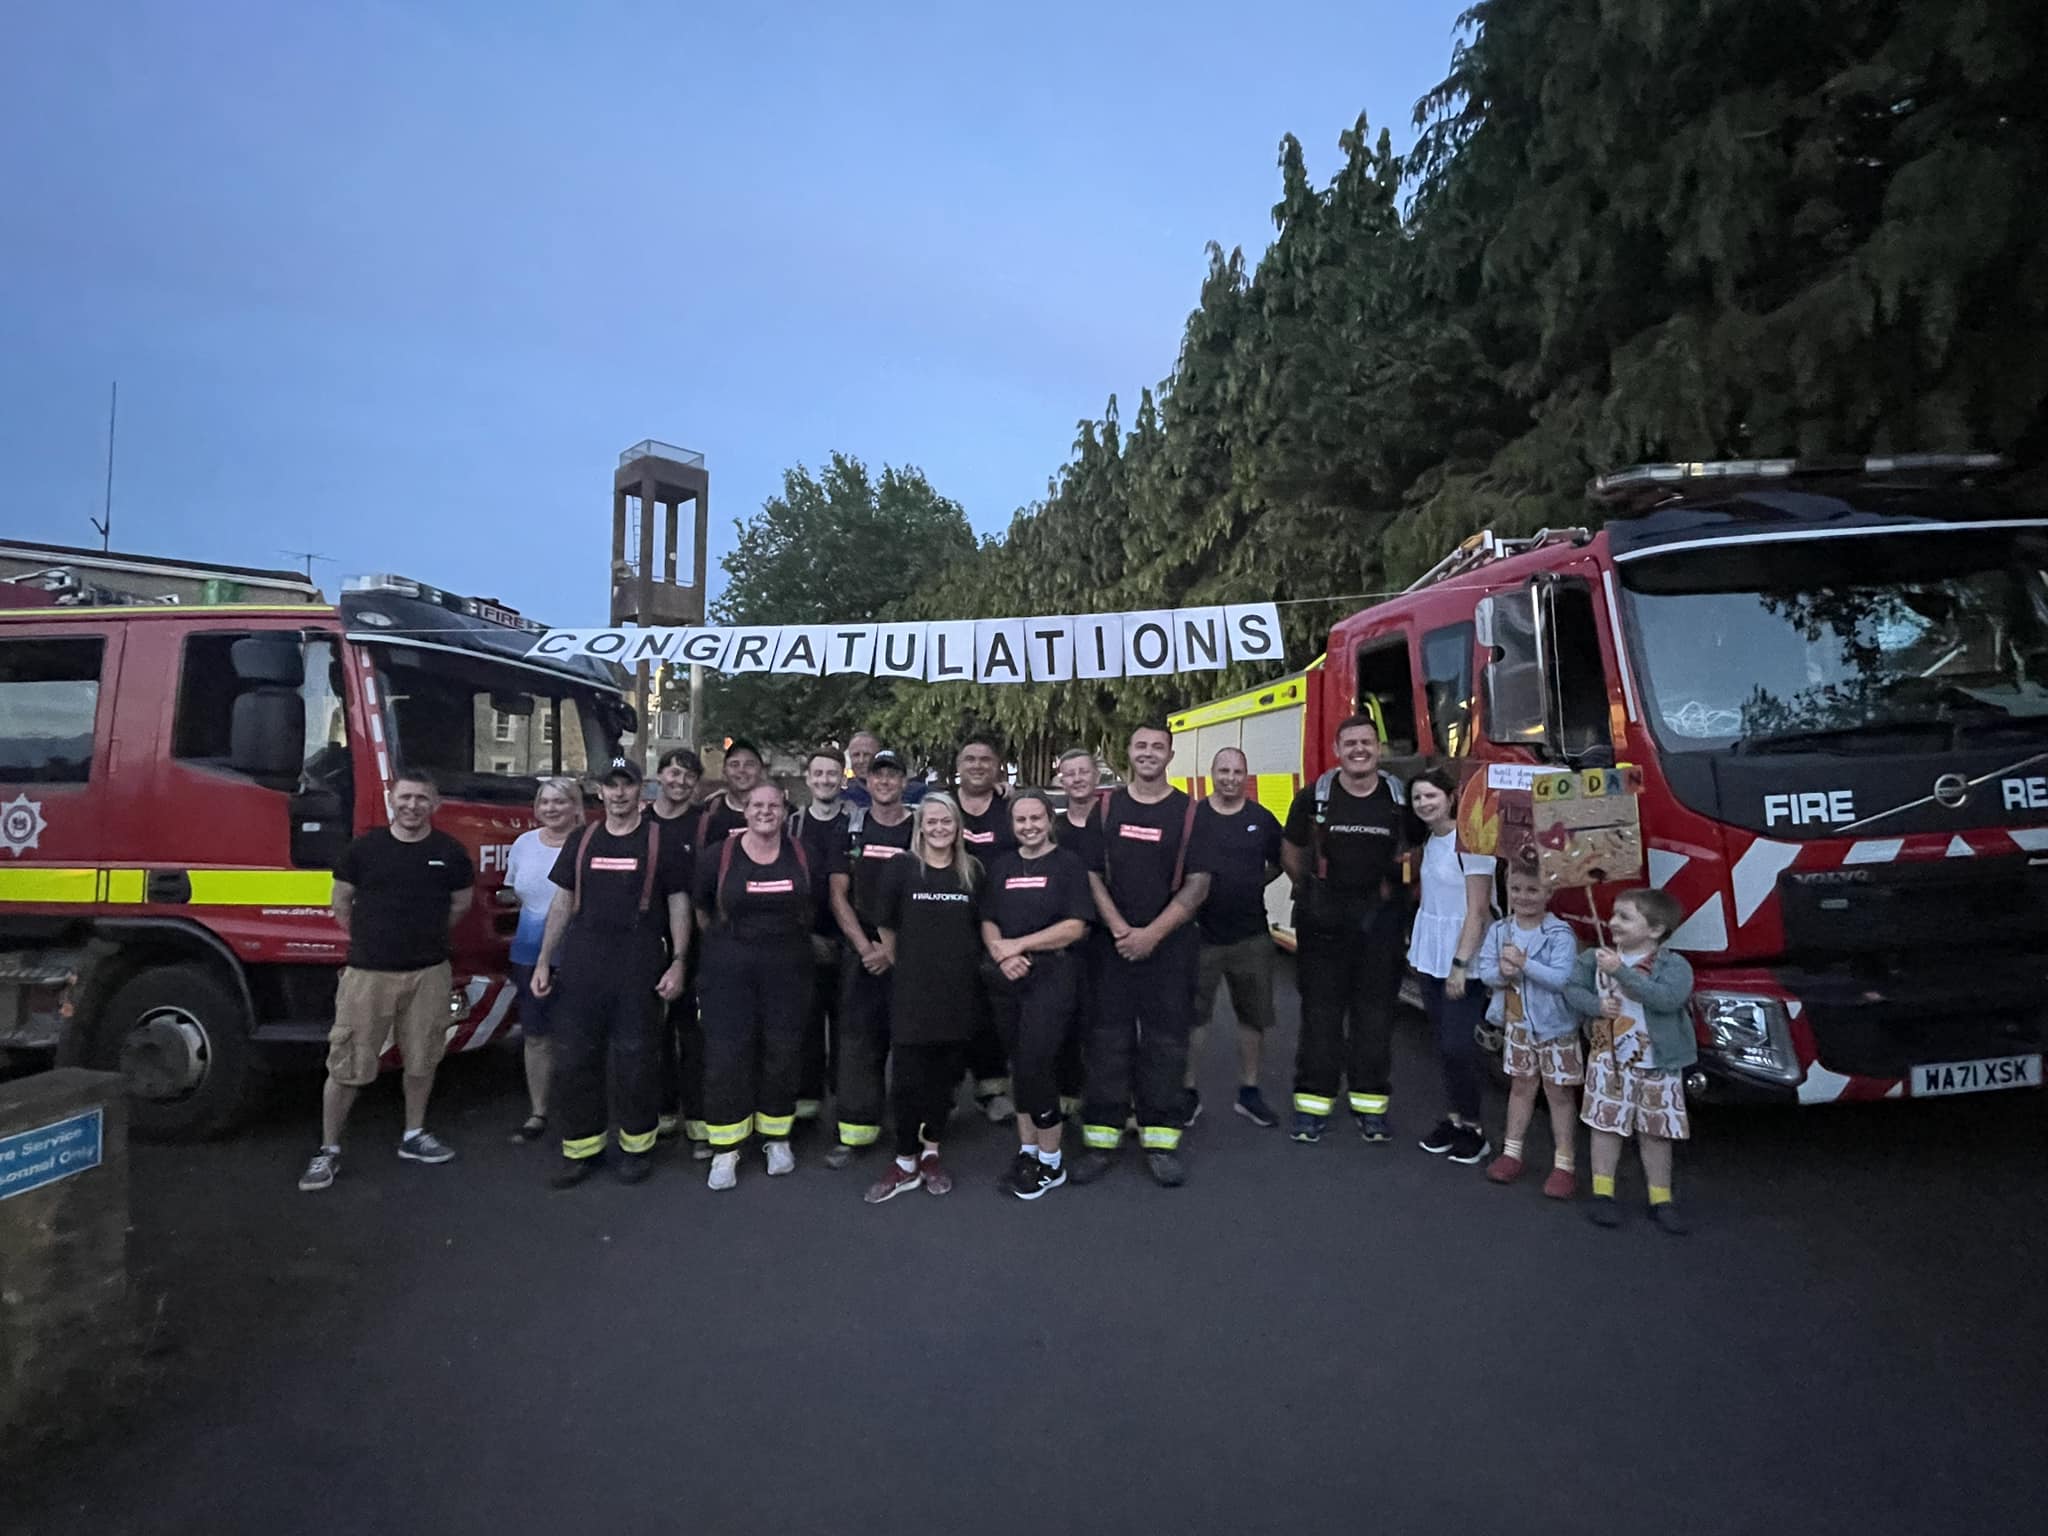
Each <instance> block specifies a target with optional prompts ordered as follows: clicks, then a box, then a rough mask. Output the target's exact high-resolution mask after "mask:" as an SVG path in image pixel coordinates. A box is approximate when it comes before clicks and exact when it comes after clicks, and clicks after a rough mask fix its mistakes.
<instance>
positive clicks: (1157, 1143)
mask: <svg viewBox="0 0 2048 1536" xmlns="http://www.w3.org/2000/svg"><path fill="white" fill-rule="evenodd" d="M1138 1143H1139V1145H1140V1146H1142V1147H1144V1149H1145V1150H1146V1151H1147V1152H1171V1151H1172V1150H1173V1149H1174V1148H1176V1147H1178V1146H1179V1145H1180V1127H1179V1126H1177V1125H1148V1126H1146V1127H1144V1128H1143V1129H1142V1130H1140V1131H1139V1132H1138Z"/></svg>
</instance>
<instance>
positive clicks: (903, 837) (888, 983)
mask: <svg viewBox="0 0 2048 1536" xmlns="http://www.w3.org/2000/svg"><path fill="white" fill-rule="evenodd" d="M905 778H906V775H905V773H904V769H903V759H902V758H900V757H898V756H897V755H896V754H895V753H894V752H890V751H887V750H884V751H880V752H877V753H876V754H875V755H874V757H873V758H872V759H871V760H870V762H869V764H868V803H867V804H866V805H865V806H857V807H855V808H854V810H853V812H852V813H851V814H850V815H849V816H848V817H847V818H846V822H845V826H846V836H845V838H844V839H842V840H841V842H840V845H839V847H838V849H837V850H836V851H835V852H834V854H833V856H832V862H831V864H830V866H829V867H828V870H827V879H828V884H829V885H830V887H831V899H832V914H833V917H834V918H835V919H836V921H837V922H838V925H839V933H840V936H841V937H842V938H843V939H844V940H845V943H844V944H843V946H842V950H843V959H842V960H841V962H840V972H839V1018H838V1024H839V1038H838V1048H837V1051H836V1054H835V1056H834V1059H833V1067H834V1072H833V1079H834V1081H833V1094H834V1104H833V1109H834V1111H835V1113H836V1114H837V1116H838V1120H839V1139H838V1140H837V1141H836V1142H834V1143H833V1144H832V1146H831V1147H830V1148H829V1149H828V1150H827V1151H826V1153H825V1166H826V1167H827V1168H844V1167H845V1166H846V1165H847V1164H848V1163H850V1162H852V1161H853V1159H854V1158H855V1156H856V1155H858V1154H859V1153H860V1151H861V1150H862V1149H863V1148H866V1147H871V1146H873V1145H874V1144H875V1140H876V1138H877V1137H879V1136H880V1135H881V1133H882V1113H883V1099H884V1095H885V1085H884V1077H883V1074H884V1072H885V1071H886V1069H887V1066H888V1061H889V1041H890V1033H891V1031H890V1013H889V1010H890V1006H891V997H892V994H893V989H894V979H893V976H892V974H891V973H892V971H893V963H892V958H891V955H890V952H889V949H888V946H887V945H885V944H883V943H882V935H881V924H882V917H883V910H882V894H883V889H884V881H883V878H882V877H883V876H884V875H885V874H886V873H887V872H888V869H889V865H890V863H891V861H893V860H895V859H899V858H903V857H905V856H907V855H908V853H909V852H910V843H911V836H912V834H913V833H914V832H915V831H916V827H917V819H916V817H915V816H913V815H912V814H911V813H910V812H909V811H907V810H905V809H904V806H903V785H904V780H905Z"/></svg>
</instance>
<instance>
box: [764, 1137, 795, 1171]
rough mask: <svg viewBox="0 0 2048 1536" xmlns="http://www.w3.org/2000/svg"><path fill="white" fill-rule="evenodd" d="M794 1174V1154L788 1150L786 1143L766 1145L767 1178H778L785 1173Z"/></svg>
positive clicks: (774, 1142)
mask: <svg viewBox="0 0 2048 1536" xmlns="http://www.w3.org/2000/svg"><path fill="white" fill-rule="evenodd" d="M795 1172H796V1154H795V1153H794V1152H792V1151H790V1150H789V1143H788V1142H786V1141H771V1142H769V1143H768V1177H769V1178H771V1179H773V1178H780V1177H781V1176H782V1175H783V1174H785V1173H795Z"/></svg>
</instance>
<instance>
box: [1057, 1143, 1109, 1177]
mask: <svg viewBox="0 0 2048 1536" xmlns="http://www.w3.org/2000/svg"><path fill="white" fill-rule="evenodd" d="M1107 1172H1109V1154H1108V1153H1107V1152H1098V1151H1096V1150H1095V1148H1093V1147H1090V1148H1089V1149H1088V1150H1087V1151H1085V1152H1083V1153H1082V1154H1081V1155H1080V1156H1079V1157H1077V1158H1075V1159H1074V1166H1073V1167H1072V1168H1070V1169H1068V1170H1067V1173H1068V1177H1070V1178H1071V1179H1073V1181H1074V1182H1075V1183H1076V1184H1093V1183H1094V1182H1095V1181H1096V1180H1097V1179H1099V1178H1101V1177H1102V1176H1103V1175H1104V1174H1105V1173H1107Z"/></svg>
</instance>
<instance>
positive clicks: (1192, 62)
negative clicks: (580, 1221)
mask: <svg viewBox="0 0 2048 1536" xmlns="http://www.w3.org/2000/svg"><path fill="white" fill-rule="evenodd" d="M1460 9H1461V5H1460V4H1454V3H1443V0H1422V3H1414V0H1404V3H1400V4H1395V3H1392V0H1377V3H1365V4H1358V3H1352V4H1334V3H1328V4H1326V3H1303V4H1296V5H1293V6H1281V7H1278V8H1274V9H1269V10H1264V11H1261V10H1259V9H1257V8H1253V7H1247V6H1245V5H1242V4H1222V3H1215V0H1179V3H1174V4H1158V3H1153V4H1139V5H1133V6H1124V7H1099V6H1095V5H1080V4H1070V3H1064V0H1062V3H1045V4H1039V5H1035V6H1025V7H1010V8H1005V9H1004V10H1003V11H1002V13H1001V14H1000V15H998V14H997V12H996V11H995V10H994V9H993V8H988V7H977V6H958V5H947V4H939V3H930V4H911V3H903V0H881V3H877V4H872V5H865V6H849V5H844V4H808V3H807V4H764V5H754V6H711V5H691V4H686V3H673V0H672V3H670V4H666V5H660V4H622V3H621V4H586V5H578V6H543V5H537V4H530V3H528V4H484V3H474V0H473V3H461V4H456V3H447V4H403V3H383V4H375V3H370V4H366V3H360V0H336V3H333V4H322V5H318V6H311V5H277V4H264V3H256V0H193V3H191V4H172V3H168V0H164V3H157V4H116V3H106V0H64V3H59V0H28V3H27V4H26V5H24V6H15V7H10V8H9V15H8V20H7V22H6V46H5V49H4V57H0V187H4V189H5V191H4V202H0V536H11V537H16V538H27V539H35V540H40V541H46V542H51V543H64V544H82V545H83V544H97V542H98V536H97V535H96V534H95V533H94V532H93V530H92V528H91V527H90V526H89V523H88V518H90V517H93V516H96V515H98V512H99V508H100V500H101V495H102V488H103V475H104V468H105V466H104V454H105V435H106V424H107V423H106V416H107V388H108V384H109V382H110V381H111V380H114V379H118V380H119V381H120V388H121V410H120V429H119V446H118V455H117V463H116V469H115V486H114V547H115V548H117V549H125V550H131V551H139V552H146V553H151V554H162V555H175V556H183V557H188V558H194V559H211V560H220V561H224V562H228V563H232V564H244V565H265V566H284V565H289V564H294V563H295V562H294V561H293V560H291V559H290V558H289V557H288V556H286V555H285V554H283V553H281V551H285V550H314V551H318V552H320V553H322V554H325V555H328V556H331V557H333V559H332V561H331V562H323V563H320V564H317V565H316V567H315V574H316V578H317V579H318V580H319V581H320V582H321V583H322V584H323V585H324V586H325V587H326V588H327V589H328V591H329V592H330V593H331V592H333V591H335V590H336V589H337V588H338V586H339V581H340V577H341V576H342V575H343V574H344V573H355V572H359V571H366V570H396V571H400V572H403V573H406V574H408V575H413V576H416V577H419V578H421V579H423V580H427V581H431V582H435V583H437V584H440V585H443V586H447V587H451V588H454V589H457V590H460V591H465V592H472V593H490V594H494V595H497V596H499V597H501V598H503V599H505V600H506V601H508V602H511V603H512V604H514V605H515V606H517V607H519V608H521V609H524V610H525V611H527V612H528V613H530V614H533V615H534V616H535V617H538V618H541V619H544V620H547V621H551V622H553V623H557V624H574V623H592V622H601V621H602V620H603V618H604V617H605V614H604V607H605V592H606V580H605V560H606V555H607V549H608V530H609V514H610V483H611V474H612V470H613V467H614V466H615V464H616V462H617V457H618V453H619V450H620V449H622V448H624V447H626V446H628V445H629V444H631V443H634V442H636V441H638V440H639V439H641V438H645V437H656V438H662V439H666V440H668V441H671V442H676V443H680V444H683V445H686V446H688V447H691V448H695V449H698V450H700V451H702V452H703V453H704V454H705V455H706V457H707V462H708V467H709V469H710V472H711V489H712V501H711V510H712V525H713V526H712V551H711V553H712V560H713V568H714V580H713V586H714V589H715V588H716V585H717V580H716V576H715V571H716V561H717V558H718V556H719V555H720V554H721V553H722V552H723V551H724V550H725V549H727V548H729V547H730V546H731V543H732V522H733V519H735V518H740V517H745V516H747V515H748V514H749V513H751V512H752V511H753V510H754V509H756V508H757V507H758V506H759V505H760V503H761V501H762V499H763V498H764V497H765V496H768V495H771V494H773V493H774V492H775V491H776V490H777V488H778V487H779V485H780V482H781V475H782V471H783V470H784V469H785V468H787V467H788V466H790V465H793V464H796V463H798V462H803V463H809V464H813V465H815V464H817V463H819V462H820V461H822V460H823V459H824V458H825V457H826V456H827V455H828V454H829V453H831V452H832V451H833V450H835V449H838V450H843V451H845V452H848V453H852V454H855V455H858V456H859V457H861V458H864V459H866V460H867V461H868V462H869V464H870V465H873V466H876V467H879V466H880V465H881V464H883V463H885V462H886V463H896V464H916V465H920V466H922V467H923V469H924V470H925V471H926V473H927V474H928V475H929V476H930V477H931V480H932V482H933V483H934V484H935V485H936V486H937V487H938V488H939V489H940V490H941V491H943V492H945V493H946V494H948V495H951V496H953V497H955V498H957V499H958V500H959V501H960V502H961V503H962V504H963V505H964V506H965V507H966V509H967V512H968V515H969V516H970V517H971V518H972V519H973V521H974V524H975V526H976V528H977V529H979V530H982V531H984V532H987V531H993V530H996V529H999V528H1001V527H1003V526H1004V525H1005V524H1006V523H1007V522H1008V521H1009V518H1010V515H1011V513H1012V512H1013V511H1015V510H1016V508H1018V507H1019V506H1021V505H1023V504H1025V503H1028V502H1030V501H1032V500H1033V499H1035V498H1036V497H1038V496H1040V495H1042V494H1043V492H1044V489H1045V484H1046V480H1047V477H1048V476H1049V475H1051V474H1052V473H1053V472H1054V471H1056V470H1057V468H1058V467H1059V465H1060V464H1061V463H1062V462H1063V461H1064V460H1065V458H1066V456H1067V453H1068V450H1069V447H1070V445H1071V443H1072V440H1073V436H1074V426H1075V423H1076V421H1077V420H1078V419H1080V418H1082V417H1084V416H1092V415H1095V414H1097V413H1099V412H1100V410H1101V408H1102V405H1103V403H1104V401H1105V399H1106V398H1107V397H1108V396H1109V395H1110V394H1111V393H1115V394H1116V395H1117V396H1118V397H1119V399H1120V401H1122V402H1124V403H1125V404H1126V407H1127V409H1128V407H1129V406H1130V405H1131V404H1134V403H1135V401H1136V399H1137V395H1138V391H1139V389H1140V388H1141V387H1143V386H1145V385H1148V384H1154V383H1157V382H1158V381H1159V380H1161V379H1162V378H1164V377H1165V376H1166V375H1167V373H1168V372H1169V371H1170V370H1171V368H1172V366H1173V360H1174V353H1175V349H1176V347H1177V345H1178V342H1179V338H1180V333H1181V328H1182V325H1183V323H1184V322H1185V320H1186V317H1187V314H1188V311H1189V309H1190V308H1191V307H1192V306H1193V304H1194V302H1195V299H1196V297H1197V290H1198V286H1199V283H1200V280H1201V275H1202V272H1203V265H1204V256H1203V247H1204V244H1205V243H1206V242H1207V241H1210V240H1216V241H1218V242H1220V243H1221V244H1222V245H1223V246H1224V247H1225V248H1226V249H1227V248H1229V247H1230V246H1232V245H1242V246H1243V247H1244V248H1245V250H1246V254H1247V256H1248V257H1256V255H1257V254H1258V253H1259V252H1261V251H1263V250H1264V248H1265V246H1266V244H1267V242H1268V241H1269V240H1270V238H1271V236H1272V224H1271V220H1270V209H1271V206H1272V204H1273V202H1274V201H1275V199H1276V198H1277V196H1278V188H1279V178H1278V172H1277V169H1276V165H1275V159H1276V154H1277V148H1278V143H1279V140H1280V136H1281V135H1282V134H1283V133H1286V132H1289V131H1292V132H1294V133H1295V134H1297V135H1298V136H1299V137H1300V138H1301V139H1302V141H1303V143H1304V145H1305V146H1306V149H1307V153H1308V159H1309V167H1310V170H1311V172H1312V174H1313V175H1314V176H1315V178H1316V179H1317V181H1318V182H1321V181H1324V180H1326V179H1327V177H1328V176H1329V174H1330V173H1331V171H1332V170H1333V169H1334V168H1335V165H1336V161H1337V149H1336V139H1337V135H1338V133H1339V132H1340V131H1341V130H1343V129H1344V128H1346V127H1348V126H1349V125H1350V123H1351V122H1352V120H1353V118H1354V117H1355V116H1356V115H1357V114H1358V112H1360V111H1361V110H1363V111H1365V112H1367V113H1369V114H1370V116H1371V119H1372V122H1373V125H1374V127H1375V128H1376V129H1377V128H1378V127H1379V126H1382V125H1384V126H1387V127H1389V128H1391V129H1392V130H1393V132H1394V136H1395V140H1396V143H1397V144H1403V145H1405V144H1406V143H1407V142H1408V140H1409V138H1410V136H1411V133H1410V129H1409V116H1410V112H1411V110H1412V108H1413V105H1414V102H1415V100H1416V98H1417V97H1418V96H1419V95H1421V94H1422V93H1423V92H1424V91H1425V90H1427V89H1428V88H1429V87H1430V86H1431V85H1433V84H1435V83H1436V82H1437V81H1438V80H1439V79H1440V78H1441V77H1442V76H1443V74H1444V73H1445V71H1446V68H1447V66H1448V64H1449V61H1450V56H1451V47H1452V24H1453V20H1454V18H1455V16H1456V14H1457V12H1458V11H1459V10H1460Z"/></svg>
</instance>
